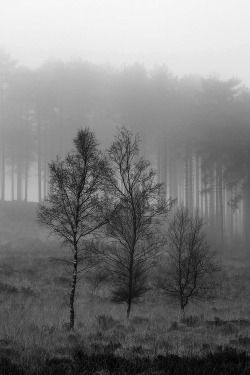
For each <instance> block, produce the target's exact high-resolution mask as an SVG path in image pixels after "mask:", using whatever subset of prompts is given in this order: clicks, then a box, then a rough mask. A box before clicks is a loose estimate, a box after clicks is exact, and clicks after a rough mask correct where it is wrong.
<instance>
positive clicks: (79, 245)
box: [37, 128, 106, 329]
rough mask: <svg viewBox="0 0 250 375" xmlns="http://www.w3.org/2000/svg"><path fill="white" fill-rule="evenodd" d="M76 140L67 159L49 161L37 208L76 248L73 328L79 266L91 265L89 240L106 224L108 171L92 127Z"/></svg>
mask: <svg viewBox="0 0 250 375" xmlns="http://www.w3.org/2000/svg"><path fill="white" fill-rule="evenodd" d="M73 142H74V150H73V151H72V152H70V153H69V154H68V155H67V156H66V157H65V159H64V160H61V159H60V158H59V157H58V158H57V159H56V161H53V162H51V163H50V164H49V171H50V180H49V194H48V196H47V197H46V198H45V199H44V203H43V204H39V206H38V211H37V217H38V222H39V223H40V224H41V225H43V226H45V227H47V228H49V230H50V233H51V234H53V235H56V236H57V237H58V238H59V239H60V240H61V241H62V243H63V244H64V245H66V246H68V247H69V248H70V249H71V251H72V260H71V261H67V264H68V265H69V266H70V267H72V268H71V270H72V285H71V291H70V294H69V306H70V329H73V328H74V322H75V309H74V301H75V292H76V284H77V281H78V280H79V279H80V278H81V277H82V276H80V273H81V271H82V269H80V268H79V266H80V264H81V263H83V262H84V263H85V267H86V266H88V265H89V262H88V260H89V259H90V256H91V254H90V253H89V252H91V251H92V250H91V249H93V248H91V247H90V246H88V245H87V244H88V241H87V239H89V238H90V237H91V235H92V234H93V233H94V232H95V231H96V230H97V229H98V228H100V227H101V226H102V225H103V224H104V223H105V219H103V218H104V216H103V215H102V209H103V207H104V202H103V201H102V194H100V191H102V190H101V189H102V186H103V180H104V173H105V170H106V164H105V159H104V158H103V156H102V154H101V152H100V151H99V150H98V148H97V146H98V143H97V141H96V138H95V135H94V133H93V132H91V131H90V130H89V129H88V128H86V129H85V130H79V131H78V133H77V136H76V138H75V139H74V140H73ZM85 267H84V268H85Z"/></svg>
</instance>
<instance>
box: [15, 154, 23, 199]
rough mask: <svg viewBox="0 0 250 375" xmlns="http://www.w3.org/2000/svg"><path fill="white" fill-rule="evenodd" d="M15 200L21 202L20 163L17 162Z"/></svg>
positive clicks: (19, 161)
mask: <svg viewBox="0 0 250 375" xmlns="http://www.w3.org/2000/svg"><path fill="white" fill-rule="evenodd" d="M16 187H17V200H18V201H21V200H22V161H21V160H18V161H17V183H16Z"/></svg>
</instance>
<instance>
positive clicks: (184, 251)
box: [158, 205, 220, 313]
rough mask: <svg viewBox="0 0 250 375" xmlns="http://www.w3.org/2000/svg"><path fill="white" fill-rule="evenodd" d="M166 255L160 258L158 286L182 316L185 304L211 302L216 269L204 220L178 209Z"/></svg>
mask: <svg viewBox="0 0 250 375" xmlns="http://www.w3.org/2000/svg"><path fill="white" fill-rule="evenodd" d="M167 239H168V242H167V252H166V254H164V255H163V257H162V262H161V266H160V272H159V276H158V286H159V287H160V289H161V290H162V291H163V292H164V293H165V294H166V295H167V296H169V297H171V298H173V299H175V300H177V301H179V303H180V307H181V310H182V312H183V313H184V309H185V307H186V306H187V304H188V302H189V301H195V300H197V301H208V300H212V299H214V298H215V291H216V288H217V286H218V283H217V280H216V277H215V275H216V273H217V272H218V271H219V269H220V267H219V265H218V263H217V261H216V254H215V252H214V251H212V250H211V248H210V246H209V244H208V243H207V240H206V234H205V232H204V219H203V218H201V217H200V216H199V215H198V212H195V213H192V212H190V210H189V209H188V208H185V207H184V206H182V205H181V206H180V207H179V208H178V209H177V210H176V212H175V213H174V216H173V218H172V219H171V221H170V223H169V226H168V232H167Z"/></svg>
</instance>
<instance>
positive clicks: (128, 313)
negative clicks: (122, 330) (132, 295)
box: [127, 300, 132, 319]
mask: <svg viewBox="0 0 250 375" xmlns="http://www.w3.org/2000/svg"><path fill="white" fill-rule="evenodd" d="M131 305H132V301H131V300H129V302H128V308H127V319H129V316H130V311H131Z"/></svg>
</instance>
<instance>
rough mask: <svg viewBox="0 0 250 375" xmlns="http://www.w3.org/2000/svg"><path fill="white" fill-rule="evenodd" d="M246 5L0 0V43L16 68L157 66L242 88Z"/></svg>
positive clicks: (247, 46) (234, 0)
mask: <svg viewBox="0 0 250 375" xmlns="http://www.w3.org/2000/svg"><path fill="white" fill-rule="evenodd" d="M249 13H250V4H249V1H248V0H240V1H239V0H220V1H216V0H211V1H208V0H187V1H186V0H136V1H134V0H127V1H123V0H104V1H101V0H82V1H81V0H75V1H67V0H43V1H38V0H22V1H19V0H9V1H5V0H1V2H0V45H2V46H3V47H5V49H6V50H7V51H8V52H9V53H10V54H11V55H12V56H13V57H15V58H16V59H18V60H19V61H20V63H21V64H24V65H28V66H31V67H38V66H39V65H40V64H41V62H43V61H44V60H47V59H48V58H51V57H54V58H60V59H63V60H68V59H71V58H82V59H84V60H85V59H86V60H89V61H92V62H96V63H110V64H111V65H116V66H118V67H121V66H123V65H124V64H125V65H126V64H132V63H134V62H140V63H143V64H145V65H146V67H147V68H152V67H154V66H155V65H161V64H163V63H165V64H166V65H167V66H168V68H169V69H170V70H172V71H174V72H175V73H176V74H178V75H184V74H202V75H209V74H216V75H218V76H219V77H220V78H222V79H227V78H230V77H231V76H237V77H239V78H240V79H241V80H242V81H243V82H244V83H245V84H246V85H248V86H250V73H249V69H248V67H249V64H250V43H249V35H250V24H249Z"/></svg>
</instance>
